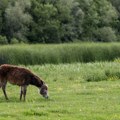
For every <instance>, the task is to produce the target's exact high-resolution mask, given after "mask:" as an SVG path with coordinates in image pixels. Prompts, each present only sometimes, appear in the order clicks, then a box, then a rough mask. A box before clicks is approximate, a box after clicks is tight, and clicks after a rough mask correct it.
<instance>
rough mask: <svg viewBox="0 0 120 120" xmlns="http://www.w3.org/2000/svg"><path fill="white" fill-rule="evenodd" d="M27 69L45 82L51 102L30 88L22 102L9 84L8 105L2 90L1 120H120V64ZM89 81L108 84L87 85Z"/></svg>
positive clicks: (68, 65) (70, 65)
mask: <svg viewBox="0 0 120 120" xmlns="http://www.w3.org/2000/svg"><path fill="white" fill-rule="evenodd" d="M26 67H27V68H29V69H30V70H32V71H34V72H35V73H36V74H37V75H39V76H41V77H42V78H43V79H44V80H45V81H46V83H47V84H48V85H49V94H50V99H48V100H45V99H44V98H43V97H42V96H41V95H39V93H38V89H37V88H35V87H34V86H29V87H28V91H27V99H26V102H20V101H19V91H20V88H19V87H18V86H14V85H10V84H7V93H8V96H9V99H10V100H9V101H7V102H6V101H5V98H4V95H3V93H2V91H0V120H16V119H17V120H23V119H24V120H37V119H40V120H68V119H69V120H119V118H120V112H119V111H120V81H119V78H120V69H119V68H120V64H119V63H115V62H114V63H93V64H92V63H87V64H60V65H51V64H47V65H36V66H26ZM105 71H106V72H105ZM105 73H106V76H105ZM118 75H119V76H118ZM88 79H89V80H90V79H91V80H92V81H98V80H108V81H109V82H108V81H101V82H86V81H87V80H88Z"/></svg>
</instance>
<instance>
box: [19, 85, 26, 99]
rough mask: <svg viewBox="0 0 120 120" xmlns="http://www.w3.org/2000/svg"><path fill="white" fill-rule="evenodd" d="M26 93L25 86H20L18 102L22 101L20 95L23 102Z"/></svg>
mask: <svg viewBox="0 0 120 120" xmlns="http://www.w3.org/2000/svg"><path fill="white" fill-rule="evenodd" d="M26 92H27V85H24V86H21V92H20V100H22V95H23V99H24V101H25V98H26Z"/></svg>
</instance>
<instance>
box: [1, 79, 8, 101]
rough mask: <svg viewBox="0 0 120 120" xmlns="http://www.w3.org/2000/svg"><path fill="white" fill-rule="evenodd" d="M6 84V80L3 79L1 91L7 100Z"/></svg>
mask: <svg viewBox="0 0 120 120" xmlns="http://www.w3.org/2000/svg"><path fill="white" fill-rule="evenodd" d="M6 84H7V81H5V82H4V83H3V84H2V90H3V93H4V96H5V99H6V100H8V97H7V94H6Z"/></svg>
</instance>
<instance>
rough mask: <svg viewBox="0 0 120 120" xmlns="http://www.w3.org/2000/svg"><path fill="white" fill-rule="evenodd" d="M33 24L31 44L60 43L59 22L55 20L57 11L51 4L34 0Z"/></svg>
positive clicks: (30, 35) (30, 36)
mask: <svg viewBox="0 0 120 120" xmlns="http://www.w3.org/2000/svg"><path fill="white" fill-rule="evenodd" d="M30 12H31V15H32V17H33V22H32V24H31V31H30V33H29V36H28V38H29V40H30V42H46V43H49V42H59V40H60V38H59V31H58V30H59V21H58V20H57V19H55V16H56V13H57V9H56V8H55V7H54V6H53V5H52V4H49V3H46V4H43V3H42V2H40V1H39V0H32V9H31V11H30Z"/></svg>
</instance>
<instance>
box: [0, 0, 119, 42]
mask: <svg viewBox="0 0 120 120" xmlns="http://www.w3.org/2000/svg"><path fill="white" fill-rule="evenodd" d="M119 6H120V0H0V44H7V43H20V42H29V43H61V42H72V41H102V42H110V41H120V7H119Z"/></svg>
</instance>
